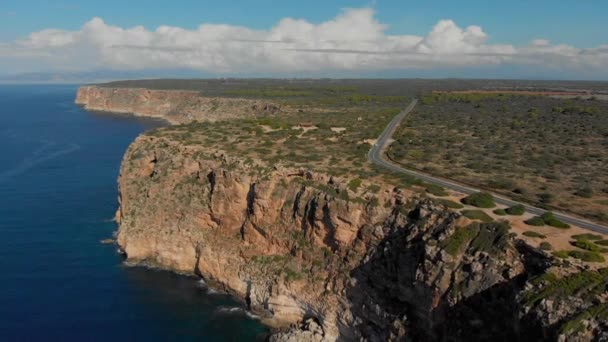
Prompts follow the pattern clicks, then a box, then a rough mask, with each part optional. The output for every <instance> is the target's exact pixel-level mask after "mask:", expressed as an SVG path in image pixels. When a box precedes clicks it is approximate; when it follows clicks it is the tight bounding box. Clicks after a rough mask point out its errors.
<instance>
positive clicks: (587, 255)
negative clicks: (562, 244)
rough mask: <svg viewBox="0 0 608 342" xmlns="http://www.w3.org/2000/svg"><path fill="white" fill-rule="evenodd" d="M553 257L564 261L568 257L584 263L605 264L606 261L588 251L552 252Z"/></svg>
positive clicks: (599, 255)
mask: <svg viewBox="0 0 608 342" xmlns="http://www.w3.org/2000/svg"><path fill="white" fill-rule="evenodd" d="M553 255H554V256H555V257H557V258H561V259H566V258H568V257H571V258H574V259H579V260H581V261H585V262H605V261H606V259H605V258H604V257H603V256H602V255H601V254H599V253H597V252H590V251H576V250H573V251H557V252H553Z"/></svg>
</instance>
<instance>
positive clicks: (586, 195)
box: [574, 186, 593, 198]
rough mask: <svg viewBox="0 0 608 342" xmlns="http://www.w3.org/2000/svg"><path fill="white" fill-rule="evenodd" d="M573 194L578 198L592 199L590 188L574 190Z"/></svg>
mask: <svg viewBox="0 0 608 342" xmlns="http://www.w3.org/2000/svg"><path fill="white" fill-rule="evenodd" d="M574 194H575V195H576V196H579V197H582V198H591V197H593V189H592V188H591V187H590V186H584V187H582V188H580V189H578V190H576V192H574Z"/></svg>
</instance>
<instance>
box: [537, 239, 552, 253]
mask: <svg viewBox="0 0 608 342" xmlns="http://www.w3.org/2000/svg"><path fill="white" fill-rule="evenodd" d="M538 247H540V249H542V250H543V251H550V250H552V249H553V246H551V244H550V243H548V242H547V241H543V242H541V243H540V245H539V246H538Z"/></svg>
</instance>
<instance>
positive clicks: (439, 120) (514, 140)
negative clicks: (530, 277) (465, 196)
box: [388, 93, 608, 222]
mask: <svg viewBox="0 0 608 342" xmlns="http://www.w3.org/2000/svg"><path fill="white" fill-rule="evenodd" d="M395 139H396V141H395V143H394V144H392V145H391V147H390V149H389V151H388V154H389V156H390V157H391V159H392V160H395V161H397V162H399V163H400V164H402V165H403V166H405V167H408V168H413V169H419V170H422V171H425V172H427V173H430V174H434V175H438V176H442V177H446V178H450V179H454V180H456V181H461V182H464V183H467V184H471V185H473V186H476V187H478V188H485V189H488V190H491V191H493V192H498V193H500V194H502V195H505V196H509V197H511V198H513V199H515V200H520V201H524V202H527V203H531V204H534V205H536V206H541V207H544V208H546V209H555V210H560V211H570V212H573V213H577V214H579V215H582V216H585V217H587V218H589V219H592V220H597V221H604V222H608V214H606V213H607V212H608V192H605V191H604V189H606V188H608V173H607V172H605V170H607V169H608V148H606V147H607V146H608V101H593V100H587V99H576V98H570V99H564V98H562V99H559V98H551V97H543V96H524V95H514V94H496V93H494V94H474V93H472V94H446V93H443V94H432V95H428V96H423V97H422V98H421V101H420V105H419V106H418V108H417V109H416V110H415V111H414V112H413V113H412V114H411V115H409V116H408V117H407V119H406V120H405V121H404V123H403V124H402V125H401V126H400V128H399V129H398V131H397V132H396V135H395ZM510 215H511V214H510ZM512 215H518V214H516V213H515V212H514V213H513V214H512Z"/></svg>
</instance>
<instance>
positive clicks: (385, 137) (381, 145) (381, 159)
mask: <svg viewBox="0 0 608 342" xmlns="http://www.w3.org/2000/svg"><path fill="white" fill-rule="evenodd" d="M417 103H418V99H414V100H413V101H412V102H411V103H410V104H409V105H408V106H407V108H405V109H404V110H403V111H401V113H399V114H398V115H397V116H395V118H394V119H393V120H392V121H391V122H390V123H389V124H388V126H386V128H385V129H384V131H383V132H382V134H381V135H380V137H379V138H378V141H377V142H376V143H375V144H374V145H373V146H372V148H371V149H370V150H369V152H368V154H367V158H368V159H369V161H370V162H372V163H374V164H377V165H380V166H383V167H385V168H387V169H390V170H392V171H395V172H400V173H405V174H407V175H410V176H414V177H416V178H419V179H421V180H423V181H425V182H427V183H431V184H436V185H440V186H442V187H444V188H446V189H450V190H454V191H458V192H461V193H464V194H472V193H476V192H479V191H480V190H479V189H475V188H472V187H470V186H467V185H463V184H459V183H456V182H453V181H450V180H447V179H442V178H438V177H433V176H429V175H427V174H424V173H420V172H417V171H412V170H408V169H404V168H403V167H401V166H399V165H396V164H393V163H392V162H391V161H389V160H387V159H386V157H385V156H384V150H385V149H386V147H387V146H388V145H389V140H390V139H391V137H392V136H393V134H394V133H395V130H396V129H397V127H398V126H399V124H400V123H401V121H402V120H403V118H405V117H406V116H407V115H408V114H409V113H410V112H411V111H412V110H413V109H414V107H416V104H417ZM493 195H494V198H495V201H496V203H498V204H502V205H505V206H513V205H516V204H519V205H522V206H524V207H525V208H526V210H527V211H528V212H529V213H532V214H534V215H542V214H543V213H545V212H547V211H546V210H544V209H541V208H537V207H534V206H531V205H528V204H525V203H520V202H517V201H513V200H511V199H508V198H506V197H503V196H500V195H496V194H493ZM553 214H554V216H555V217H556V218H558V219H559V220H561V221H563V222H566V223H568V224H571V225H575V226H579V227H581V228H584V229H587V230H591V231H594V232H596V233H603V234H608V227H606V226H603V225H600V224H597V223H593V222H590V221H586V220H582V219H579V218H576V217H572V216H570V215H566V214H564V213H559V212H553Z"/></svg>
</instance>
